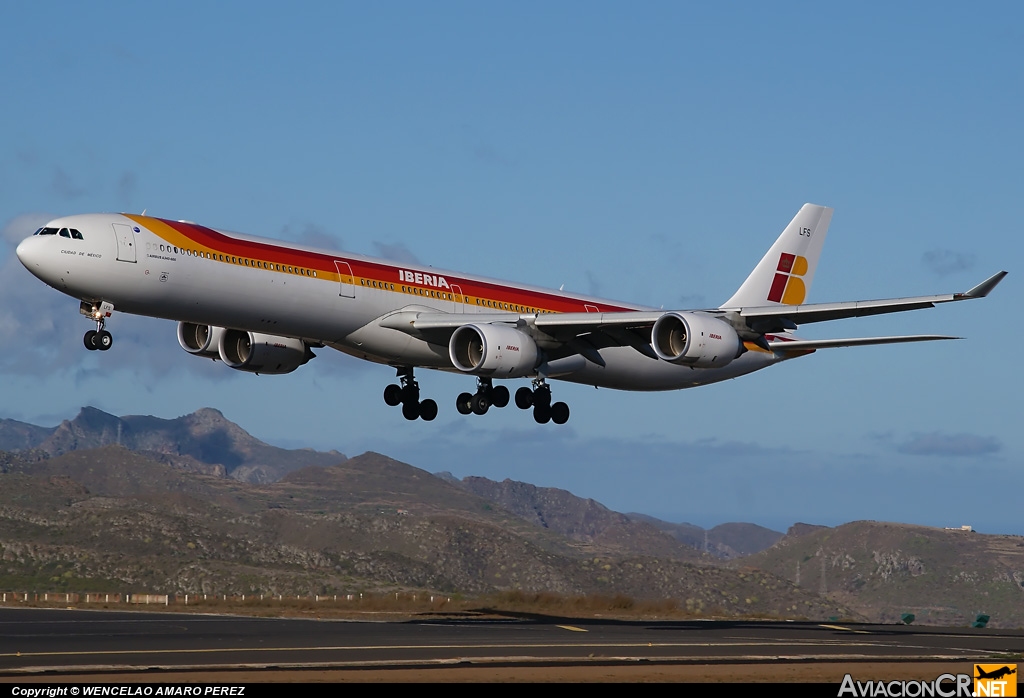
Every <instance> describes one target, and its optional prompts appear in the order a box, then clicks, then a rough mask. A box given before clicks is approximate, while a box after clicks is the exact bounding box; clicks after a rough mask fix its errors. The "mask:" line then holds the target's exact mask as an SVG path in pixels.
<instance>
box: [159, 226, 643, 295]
mask: <svg viewBox="0 0 1024 698" xmlns="http://www.w3.org/2000/svg"><path fill="white" fill-rule="evenodd" d="M158 220H160V221H161V222H162V223H164V224H165V225H167V226H168V227H170V228H172V229H173V230H175V231H176V232H178V233H179V234H181V235H183V236H185V237H186V238H188V239H189V240H192V241H193V242H195V243H196V244H197V245H201V246H203V247H207V248H209V249H211V250H216V251H217V253H218V254H225V255H233V256H235V257H243V258H249V259H258V260H262V261H266V262H271V263H273V264H281V265H284V266H293V267H303V268H306V269H315V270H316V271H318V272H325V273H327V274H335V275H336V274H337V272H338V270H337V268H336V267H335V266H334V262H335V260H338V261H345V262H347V263H348V264H349V265H350V266H351V267H352V273H353V275H354V276H355V277H356V278H357V279H369V280H373V281H379V282H382V283H387V284H394V285H395V287H396V288H399V287H401V286H411V287H416V288H423V289H428V290H434V291H440V292H444V293H452V294H453V295H455V291H453V290H452V289H451V286H452V285H455V286H458V287H459V288H460V289H461V290H462V295H463V296H469V297H471V298H480V299H484V300H491V301H493V302H495V303H503V304H508V305H510V306H515V305H518V306H520V307H521V308H536V309H540V310H544V311H547V312H584V311H585V310H586V306H591V307H597V308H598V310H599V311H600V312H616V311H623V310H634V308H628V307H624V306H619V305H610V304H607V303H604V302H600V301H597V302H595V301H594V300H592V299H582V298H573V297H570V296H561V295H554V294H550V293H544V292H540V291H532V290H529V289H522V288H517V287H515V286H504V285H501V284H496V283H489V282H486V281H476V280H472V279H466V278H462V277H457V276H453V275H451V274H449V273H443V274H436V273H435V272H434V271H423V270H422V269H421V270H419V271H421V272H422V273H430V274H433V275H434V276H444V278H445V280H446V281H447V283H448V285H449V288H447V289H444V288H438V287H437V286H433V285H430V284H417V283H413V282H410V281H403V280H401V279H400V277H399V270H402V269H406V267H404V266H393V265H389V264H383V263H379V262H368V261H363V260H357V259H352V258H349V257H345V256H344V255H342V254H337V255H331V254H323V253H320V252H310V251H307V250H296V249H292V248H289V247H285V246H283V245H277V244H272V243H265V242H254V241H251V240H241V239H238V238H234V237H231V236H230V235H226V234H224V233H221V232H218V231H216V230H213V229H212V228H207V227H206V226H202V225H198V224H196V223H183V222H180V221H170V220H164V219H162V218H161V219H158ZM357 283H358V282H357ZM467 304H469V305H473V306H474V307H480V308H483V309H485V310H495V311H499V312H513V313H514V312H520V313H522V312H523V311H516V310H512V309H506V308H503V307H492V306H488V305H479V306H477V305H476V304H475V302H473V303H467Z"/></svg>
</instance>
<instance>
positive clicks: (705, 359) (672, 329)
mask: <svg viewBox="0 0 1024 698" xmlns="http://www.w3.org/2000/svg"><path fill="white" fill-rule="evenodd" d="M651 348H652V349H654V353H655V354H657V355H658V358H660V359H663V360H665V361H668V362H670V363H674V364H681V365H683V366H692V367H694V368H721V367H722V366H725V365H726V364H728V363H729V362H730V361H732V360H733V359H735V358H736V357H737V356H739V355H740V354H741V353H742V349H743V344H742V342H740V338H739V336H738V335H737V334H736V330H734V329H733V328H732V325H729V324H727V323H724V322H722V321H721V320H718V319H716V318H713V317H708V316H706V315H700V314H698V313H665V314H664V315H662V316H661V317H660V318H658V320H657V321H656V322H655V323H654V327H653V328H652V329H651Z"/></svg>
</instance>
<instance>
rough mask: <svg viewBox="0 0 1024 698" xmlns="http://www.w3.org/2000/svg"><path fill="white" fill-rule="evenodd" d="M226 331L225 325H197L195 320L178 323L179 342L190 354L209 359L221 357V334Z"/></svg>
mask: <svg viewBox="0 0 1024 698" xmlns="http://www.w3.org/2000/svg"><path fill="white" fill-rule="evenodd" d="M223 333H224V328H223V327H211V326H210V325H197V324H195V323H194V322H179V323H178V344H180V345H181V348H182V349H184V350H185V351H187V352H188V353H189V354H195V355H196V356H202V357H205V358H207V359H219V358H220V351H219V349H218V347H219V346H220V336H221V335H222V334H223Z"/></svg>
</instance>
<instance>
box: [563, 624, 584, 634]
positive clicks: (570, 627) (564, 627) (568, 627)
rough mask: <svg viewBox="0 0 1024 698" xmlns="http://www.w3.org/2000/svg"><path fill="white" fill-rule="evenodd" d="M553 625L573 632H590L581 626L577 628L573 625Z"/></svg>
mask: <svg viewBox="0 0 1024 698" xmlns="http://www.w3.org/2000/svg"><path fill="white" fill-rule="evenodd" d="M555 627H557V628H561V629H562V630H571V631H573V632H574V633H589V632H590V631H589V630H584V629H583V628H577V627H576V626H575V625H557V626H555Z"/></svg>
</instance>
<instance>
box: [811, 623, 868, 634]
mask: <svg viewBox="0 0 1024 698" xmlns="http://www.w3.org/2000/svg"><path fill="white" fill-rule="evenodd" d="M818 625H819V626H821V627H822V628H829V629H830V630H845V631H846V632H848V633H857V634H858V635H870V634H871V633H870V632H868V631H867V630H854V629H853V628H844V627H843V626H841V625H827V624H825V623H819V624H818Z"/></svg>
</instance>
